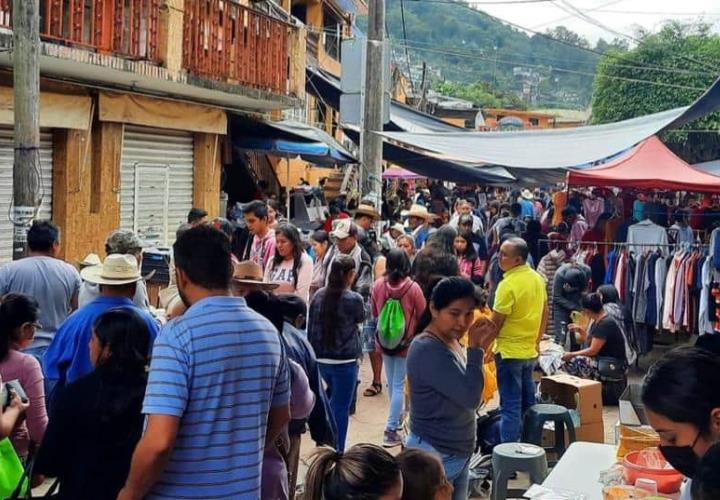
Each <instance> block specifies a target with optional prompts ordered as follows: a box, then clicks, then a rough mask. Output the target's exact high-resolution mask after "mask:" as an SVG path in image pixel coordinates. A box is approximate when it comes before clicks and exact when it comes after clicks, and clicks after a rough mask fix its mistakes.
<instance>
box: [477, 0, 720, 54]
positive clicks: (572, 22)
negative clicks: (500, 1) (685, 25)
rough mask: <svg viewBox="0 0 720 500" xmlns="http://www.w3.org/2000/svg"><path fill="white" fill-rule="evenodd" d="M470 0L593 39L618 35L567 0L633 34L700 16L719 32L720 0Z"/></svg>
mask: <svg viewBox="0 0 720 500" xmlns="http://www.w3.org/2000/svg"><path fill="white" fill-rule="evenodd" d="M467 1H468V2H469V3H471V4H472V3H473V1H475V2H477V7H478V8H480V9H482V10H483V11H485V12H487V13H488V14H491V15H494V16H497V17H500V18H502V19H506V20H508V21H511V22H514V23H516V24H519V25H521V26H525V27H528V28H532V29H535V30H537V31H545V30H546V29H548V28H551V27H554V26H558V25H563V26H566V27H568V28H570V29H571V30H573V31H575V32H577V33H580V34H582V35H583V36H585V37H586V38H588V39H589V40H590V41H591V42H593V43H594V42H596V41H597V39H598V38H600V37H602V38H605V39H606V40H611V39H612V38H614V37H615V36H616V35H615V34H613V33H611V32H609V31H607V30H605V29H603V28H601V27H598V26H593V25H592V24H591V23H589V22H587V21H585V20H582V19H580V18H579V17H578V16H576V15H571V14H570V13H568V12H566V11H564V10H562V8H564V9H565V10H568V11H571V9H569V8H568V7H567V3H570V4H571V5H572V6H574V7H575V8H577V9H579V10H581V11H582V12H583V13H585V14H586V15H588V16H590V17H592V18H593V19H594V20H596V21H598V22H599V23H600V24H603V25H604V26H606V27H608V28H610V29H612V30H615V31H618V32H621V33H626V34H630V35H632V34H633V33H634V31H635V29H636V28H637V26H642V27H643V28H645V29H648V30H652V31H657V30H658V29H659V28H660V26H661V25H662V23H663V21H664V20H667V19H678V20H695V19H698V18H699V17H702V19H703V20H705V21H706V22H709V23H711V24H712V25H713V31H715V32H718V33H720V0H682V1H680V2H677V1H671V0H554V1H548V2H543V3H523V4H518V5H489V4H485V5H480V4H481V3H482V2H489V1H492V0H467ZM495 1H497V0H495ZM508 1H513V0H508ZM563 2H564V3H565V5H563ZM561 7H562V8H561Z"/></svg>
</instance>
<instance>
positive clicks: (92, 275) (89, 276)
mask: <svg viewBox="0 0 720 500" xmlns="http://www.w3.org/2000/svg"><path fill="white" fill-rule="evenodd" d="M80 276H82V279H84V280H85V281H87V282H88V283H95V284H97V285H112V286H120V285H127V284H130V283H135V282H137V281H140V280H141V279H142V276H141V275H140V268H139V267H138V262H137V259H136V258H135V256H134V255H130V254H119V253H113V254H110V255H108V256H107V257H105V261H104V262H103V263H102V264H99V265H95V266H90V267H86V268H85V269H83V270H82V271H80Z"/></svg>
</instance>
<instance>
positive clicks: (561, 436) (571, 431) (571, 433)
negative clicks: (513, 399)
mask: <svg viewBox="0 0 720 500" xmlns="http://www.w3.org/2000/svg"><path fill="white" fill-rule="evenodd" d="M545 422H554V423H555V445H554V446H552V447H549V448H545V451H546V452H547V453H555V454H556V455H557V458H558V459H560V457H562V455H563V453H565V450H566V449H567V447H568V446H570V445H571V444H572V443H574V442H575V425H574V424H573V421H572V417H571V416H570V412H569V411H568V409H567V408H565V407H564V406H560V405H549V404H538V405H533V406H531V407H530V408H529V409H528V411H527V412H526V413H525V421H524V422H523V441H525V442H526V443H532V444H535V445H537V446H542V435H543V426H544V425H545ZM566 430H567V433H568V438H569V440H570V442H569V443H565V431H566Z"/></svg>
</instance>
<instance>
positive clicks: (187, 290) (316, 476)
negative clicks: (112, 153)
mask: <svg viewBox="0 0 720 500" xmlns="http://www.w3.org/2000/svg"><path fill="white" fill-rule="evenodd" d="M556 194H557V193H545V192H541V191H539V190H538V191H536V192H531V191H529V190H523V191H521V192H504V191H496V190H485V189H468V190H464V191H463V190H461V189H460V188H456V189H455V190H454V191H452V192H451V191H449V190H448V189H446V188H445V187H444V186H443V185H442V184H440V183H431V184H430V185H429V186H428V188H427V189H426V188H420V187H418V188H417V189H415V190H414V193H413V189H411V188H410V186H409V185H408V184H402V185H400V186H399V187H398V189H397V190H395V191H393V192H390V193H388V196H387V202H388V203H386V206H384V207H383V210H382V213H381V211H380V210H378V209H377V208H376V207H375V206H374V205H373V204H372V203H371V202H369V201H367V200H361V201H359V202H358V203H357V204H356V209H355V210H353V211H350V212H348V211H346V207H344V206H342V205H338V204H333V205H332V206H331V207H330V209H329V210H328V217H327V221H326V223H325V224H323V225H322V226H321V228H319V229H317V230H315V231H314V232H311V233H310V234H304V233H303V232H302V231H301V230H300V229H298V228H297V227H296V226H294V225H293V224H291V223H290V222H288V221H285V220H282V218H281V216H280V213H281V212H280V210H279V207H278V206H277V205H274V204H272V203H267V202H265V201H262V200H258V201H253V202H251V203H249V204H247V205H245V206H243V207H242V220H239V221H232V222H231V221H229V220H227V219H214V220H208V219H207V212H205V211H204V210H202V209H193V210H192V211H191V212H190V214H189V216H188V222H187V224H184V225H183V226H181V227H180V228H179V229H178V231H177V239H176V241H175V243H174V244H173V248H172V260H171V262H170V263H169V266H170V275H171V281H170V283H169V286H168V288H167V289H166V290H164V291H163V297H161V301H162V302H163V303H164V305H165V308H164V313H163V311H162V310H158V309H156V308H155V307H153V306H151V305H150V300H149V298H148V295H149V294H148V291H147V288H146V285H145V283H144V279H143V276H142V273H141V269H142V247H143V245H142V242H141V241H140V240H139V239H138V238H137V236H136V235H135V234H133V233H132V232H131V231H123V230H117V231H113V232H112V233H111V234H110V235H108V238H107V240H106V245H105V248H104V250H105V254H106V257H105V258H104V260H101V259H100V258H99V257H98V256H97V255H90V256H88V257H87V258H86V259H84V260H83V261H82V262H79V263H78V267H79V268H80V269H79V270H78V269H76V267H75V266H72V265H70V264H68V263H65V262H63V261H62V260H60V259H59V258H58V255H59V254H60V244H61V239H60V231H59V229H58V228H57V227H56V226H55V225H54V224H53V223H52V222H49V221H40V222H35V223H34V224H33V226H32V227H31V228H30V230H29V233H28V247H29V255H28V257H26V258H24V259H22V260H19V261H16V262H13V263H11V264H7V265H5V266H3V267H2V268H0V293H1V294H2V299H1V300H0V377H1V378H2V380H3V381H11V380H13V381H18V382H19V384H20V386H21V387H22V388H23V390H24V395H25V396H26V397H20V395H18V394H17V393H16V392H15V391H12V390H11V391H10V397H9V400H8V404H7V405H6V407H5V408H3V412H2V414H1V415H0V437H6V436H7V437H9V439H10V441H11V443H12V445H13V448H14V450H15V452H16V454H17V457H18V459H19V460H20V461H21V463H23V464H25V465H27V466H28V468H29V467H30V466H31V467H32V472H33V477H32V481H33V484H39V483H41V482H43V481H44V480H45V478H56V479H57V481H58V483H59V491H60V493H59V495H60V498H65V499H78V498H92V499H100V500H102V499H106V498H107V499H111V498H112V499H115V498H117V499H122V500H128V499H141V498H168V499H177V498H198V499H200V498H247V499H258V498H262V499H267V500H283V499H292V498H299V497H296V496H295V494H296V490H297V488H296V485H299V484H303V485H304V486H303V490H304V493H303V495H304V496H303V497H302V498H305V499H306V500H321V499H325V500H332V499H378V500H380V499H383V500H385V499H387V500H400V499H404V500H420V499H437V500H441V499H442V500H448V499H450V498H452V499H453V500H460V499H462V500H465V499H467V498H468V489H469V467H470V459H471V456H472V455H473V454H474V453H475V451H476V449H477V445H478V439H477V429H478V427H477V413H478V410H479V409H480V408H481V407H482V405H483V404H484V403H485V402H486V401H487V399H489V398H490V397H492V396H493V394H492V393H493V392H494V388H495V384H496V387H497V393H498V396H499V404H500V407H499V414H500V424H499V429H498V432H497V442H498V443H500V442H516V441H519V440H520V438H521V436H522V422H523V415H524V413H525V411H526V410H527V409H528V408H529V407H530V406H532V405H533V404H534V403H535V393H536V386H535V383H534V381H533V371H534V370H535V369H536V366H537V358H538V353H539V345H540V342H541V340H542V339H543V336H545V335H546V334H550V337H551V338H554V339H555V340H556V341H557V342H558V343H560V344H562V345H563V346H564V347H567V348H568V350H567V352H566V353H565V354H564V355H563V367H562V369H564V370H565V371H567V372H569V373H572V374H576V375H579V376H582V377H587V378H594V379H598V380H603V376H604V374H603V368H602V367H603V366H604V363H603V361H604V360H607V359H614V360H619V361H621V363H620V364H621V365H622V366H623V367H626V366H627V365H628V364H629V363H631V362H632V361H633V353H634V348H633V345H632V344H633V338H632V331H631V328H630V327H629V324H628V318H627V314H626V311H625V310H624V307H623V304H622V302H621V301H620V300H619V294H618V291H617V289H616V288H615V287H613V286H612V285H604V286H599V287H594V288H592V289H591V286H590V283H591V281H592V271H591V270H589V268H587V266H584V265H582V264H580V263H577V262H567V261H566V258H565V257H566V247H563V246H560V245H554V242H566V241H573V240H574V241H582V240H583V238H586V236H585V235H586V234H587V233H588V232H590V231H592V228H591V229H590V230H588V223H587V222H586V218H589V219H591V220H593V221H594V222H595V224H594V226H593V227H595V228H597V227H598V226H597V224H599V223H601V222H602V221H603V220H605V219H603V216H602V213H600V214H595V211H596V207H595V204H594V203H591V204H588V209H587V210H586V211H585V216H583V215H580V214H578V211H577V210H575V208H572V207H565V208H563V209H562V211H561V213H560V214H559V217H556V215H558V211H557V210H555V209H556V208H557V206H556V205H553V202H552V201H553V200H555V201H559V198H558V197H556V196H555V195H556ZM451 207H452V210H451ZM554 219H557V220H558V222H557V224H556V225H553V226H551V227H550V229H551V231H550V233H551V234H550V237H548V238H545V237H544V236H546V235H547V232H546V231H547V229H546V228H545V226H546V225H547V224H552V223H553V220H554ZM680 229H681V228H680ZM546 240H547V241H546ZM593 290H594V291H593ZM583 318H585V320H583ZM168 320H169V321H168ZM711 353H712V354H711ZM718 354H720V352H719V350H718V349H717V343H716V342H714V341H708V340H706V339H703V338H702V337H701V341H700V342H699V345H698V346H696V347H688V348H684V349H680V350H678V351H674V352H672V353H671V354H669V355H667V356H666V357H665V358H664V359H663V360H661V361H660V362H659V363H658V364H657V365H656V366H654V367H653V368H652V369H651V371H650V373H649V374H648V377H647V379H646V381H645V386H644V390H643V399H644V401H645V404H646V407H647V408H648V413H649V415H648V416H649V418H650V420H651V423H652V425H653V427H655V428H656V429H657V430H658V432H659V433H660V437H661V441H662V447H661V450H662V451H663V453H664V454H665V456H666V457H667V458H668V460H669V461H670V463H671V464H673V465H674V466H675V467H676V468H677V469H678V470H680V471H681V472H683V473H684V474H686V475H687V476H688V477H692V478H693V479H694V481H693V485H692V491H693V495H695V496H694V497H693V498H714V497H713V496H712V495H713V492H717V487H718V485H717V477H716V475H715V474H713V473H712V470H713V467H717V461H718V455H719V454H720V453H719V452H718V446H720V445H717V444H715V443H717V442H718V441H720V401H719V400H718V398H717V394H716V392H717V391H715V392H713V391H712V390H711V387H712V385H711V384H707V381H708V380H713V379H714V378H717V377H718V376H720V364H719V363H720V362H719V361H718V359H719V358H718ZM365 355H367V357H366V356H365ZM363 359H368V360H369V363H370V367H371V371H372V380H371V381H370V385H369V386H367V387H360V388H358V385H359V363H360V362H361V360H363ZM488 388H492V389H491V391H490V392H491V394H487V393H488V390H487V389H488ZM384 391H385V392H387V396H388V399H389V406H388V414H387V418H386V423H385V428H384V432H383V440H382V443H377V444H357V445H354V446H347V444H348V443H347V435H348V428H349V426H350V422H351V419H350V416H351V415H352V414H353V412H354V411H355V407H356V405H357V402H358V400H359V399H361V398H363V397H366V398H370V397H381V395H382V394H383V392H384ZM306 432H309V433H310V436H311V438H312V440H313V441H314V442H315V443H316V444H317V445H318V447H319V448H318V450H317V451H316V452H315V453H314V457H313V460H312V462H311V464H310V467H309V469H308V471H307V474H306V476H305V477H304V478H301V477H298V476H299V457H300V454H301V450H300V447H301V436H302V435H303V434H304V433H306ZM379 445H381V446H379ZM400 447H403V448H404V449H403V450H402V451H401V452H400V453H399V454H398V455H396V456H394V455H393V454H391V453H390V452H389V451H388V450H391V449H393V448H400ZM68 450H73V453H72V457H73V458H69V456H68ZM703 457H704V458H703ZM701 458H703V459H702V461H701ZM715 470H717V469H715ZM703 495H704V496H703Z"/></svg>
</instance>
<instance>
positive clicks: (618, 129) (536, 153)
mask: <svg viewBox="0 0 720 500" xmlns="http://www.w3.org/2000/svg"><path fill="white" fill-rule="evenodd" d="M718 109H720V80H717V81H716V82H715V83H714V84H713V85H712V87H710V89H708V91H707V92H705V94H704V95H703V96H702V97H700V98H699V99H698V100H697V101H695V102H694V103H693V104H692V105H690V106H687V107H682V108H676V109H671V110H668V111H663V112H660V113H654V114H652V115H646V116H641V117H638V118H633V119H631V120H625V121H621V122H617V123H608V124H604V125H592V126H588V127H579V128H572V129H547V130H524V131H519V132H471V133H465V132H454V133H444V134H438V133H433V132H424V133H408V132H383V133H382V135H383V136H384V137H385V138H386V139H388V140H390V141H392V142H393V143H395V144H398V145H402V146H404V147H412V148H414V149H417V150H423V151H427V152H428V153H429V154H432V155H434V156H437V157H438V158H441V159H443V160H447V161H460V162H468V163H485V164H491V165H502V166H505V167H510V168H511V170H510V172H511V173H512V174H513V175H515V176H516V177H518V178H519V179H520V178H522V177H524V176H525V175H526V172H528V171H530V170H541V169H564V168H570V167H573V166H575V165H582V164H585V163H593V162H596V161H599V160H602V159H604V158H607V157H609V156H612V155H614V154H616V153H618V152H619V151H622V150H624V149H627V148H629V147H632V146H634V145H636V144H638V143H639V142H640V141H642V140H644V139H646V138H648V137H650V136H652V135H655V134H656V133H657V132H659V131H661V130H664V129H669V128H677V127H680V126H682V125H685V124H686V123H689V122H691V121H693V120H696V119H698V118H701V117H703V116H706V115H707V114H710V113H712V112H714V111H717V110H718ZM517 169H520V170H517Z"/></svg>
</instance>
